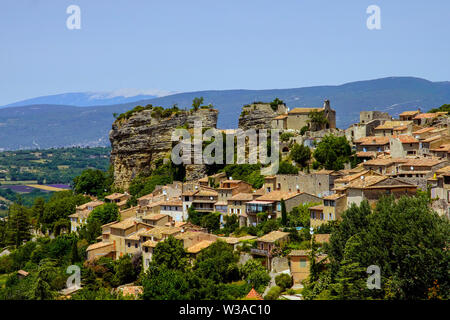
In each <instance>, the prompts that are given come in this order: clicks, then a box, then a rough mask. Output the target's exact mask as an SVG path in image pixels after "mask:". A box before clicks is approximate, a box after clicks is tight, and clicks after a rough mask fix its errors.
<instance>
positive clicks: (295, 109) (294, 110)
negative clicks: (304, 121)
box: [288, 108, 324, 114]
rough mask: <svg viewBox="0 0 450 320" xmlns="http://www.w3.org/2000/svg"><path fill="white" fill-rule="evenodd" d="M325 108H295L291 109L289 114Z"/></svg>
mask: <svg viewBox="0 0 450 320" xmlns="http://www.w3.org/2000/svg"><path fill="white" fill-rule="evenodd" d="M323 110H324V109H323V108H294V109H292V110H291V111H289V112H288V113H289V114H297V113H298V114H304V113H308V114H309V113H310V112H311V111H316V112H317V111H323Z"/></svg>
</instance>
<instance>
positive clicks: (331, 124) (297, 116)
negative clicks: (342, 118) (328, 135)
mask: <svg viewBox="0 0 450 320" xmlns="http://www.w3.org/2000/svg"><path fill="white" fill-rule="evenodd" d="M310 112H323V114H324V116H325V118H326V119H327V120H328V123H327V124H326V125H325V129H329V128H336V111H335V110H333V109H331V107H330V101H329V100H325V101H324V104H323V107H322V108H294V109H292V110H291V111H289V112H288V114H287V115H288V116H287V122H286V126H287V129H294V130H301V129H302V128H303V127H305V126H308V127H309V126H310V122H309V120H310V118H309V114H310Z"/></svg>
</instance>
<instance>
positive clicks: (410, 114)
mask: <svg viewBox="0 0 450 320" xmlns="http://www.w3.org/2000/svg"><path fill="white" fill-rule="evenodd" d="M418 114H420V108H419V109H418V110H416V111H403V112H402V113H400V114H399V115H398V117H399V119H400V121H412V120H413V119H414V117H415V116H417V115H418Z"/></svg>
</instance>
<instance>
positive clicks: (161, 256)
mask: <svg viewBox="0 0 450 320" xmlns="http://www.w3.org/2000/svg"><path fill="white" fill-rule="evenodd" d="M187 263H188V259H187V257H186V252H185V251H184V247H183V242H182V241H181V240H177V239H175V238H174V237H173V236H169V237H168V238H167V239H166V240H164V241H160V242H158V244H157V245H156V247H155V249H154V251H153V255H152V264H153V265H155V266H159V267H164V268H167V269H173V270H182V271H184V270H185V269H186V268H187Z"/></svg>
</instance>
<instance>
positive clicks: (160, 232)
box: [142, 226, 181, 239]
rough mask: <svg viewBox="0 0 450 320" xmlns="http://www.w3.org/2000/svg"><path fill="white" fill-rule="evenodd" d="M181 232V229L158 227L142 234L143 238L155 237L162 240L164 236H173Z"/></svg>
mask: <svg viewBox="0 0 450 320" xmlns="http://www.w3.org/2000/svg"><path fill="white" fill-rule="evenodd" d="M180 231H181V228H179V227H166V226H156V227H154V228H153V229H150V230H145V232H143V233H142V235H143V236H149V237H151V236H153V237H156V238H158V239H161V238H162V237H163V236H164V235H167V236H168V235H173V234H176V233H178V232H180Z"/></svg>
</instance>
